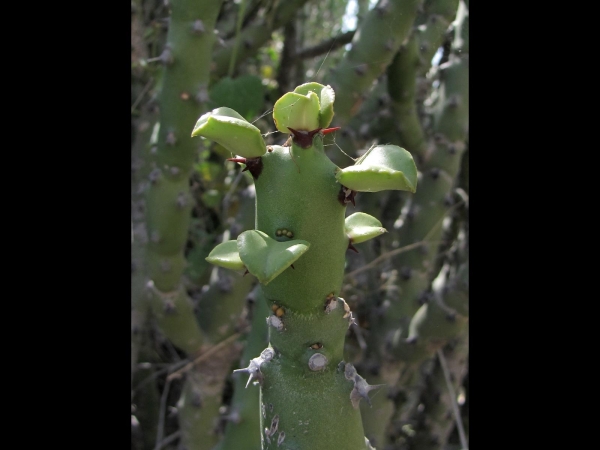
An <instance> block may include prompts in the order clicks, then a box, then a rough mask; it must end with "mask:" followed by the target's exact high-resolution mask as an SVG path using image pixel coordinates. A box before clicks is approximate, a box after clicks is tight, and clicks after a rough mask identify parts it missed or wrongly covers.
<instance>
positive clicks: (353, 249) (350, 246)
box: [348, 240, 358, 253]
mask: <svg viewBox="0 0 600 450" xmlns="http://www.w3.org/2000/svg"><path fill="white" fill-rule="evenodd" d="M348 250H352V251H353V252H356V253H358V250H356V247H354V245H352V241H351V240H350V241H348Z"/></svg>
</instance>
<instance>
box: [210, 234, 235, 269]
mask: <svg viewBox="0 0 600 450" xmlns="http://www.w3.org/2000/svg"><path fill="white" fill-rule="evenodd" d="M206 260H207V261H208V262H209V263H211V264H214V265H215V266H221V267H225V268H226V269H233V270H239V269H243V268H244V263H243V262H242V260H241V259H240V253H239V251H238V246H237V241H225V242H222V243H221V244H219V245H217V246H216V247H215V248H213V249H212V251H211V252H210V253H209V254H208V256H207V257H206Z"/></svg>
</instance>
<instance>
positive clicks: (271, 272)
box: [237, 230, 310, 284]
mask: <svg viewBox="0 0 600 450" xmlns="http://www.w3.org/2000/svg"><path fill="white" fill-rule="evenodd" d="M237 247H238V250H239V255H240V258H241V260H242V262H243V263H244V265H245V266H246V268H247V269H248V271H249V272H250V273H251V274H252V275H254V276H255V277H256V278H258V281H260V282H261V283H262V284H269V283H270V282H271V281H273V280H274V279H275V278H276V277H277V276H278V275H279V274H280V273H281V272H283V271H284V270H285V269H287V268H288V267H289V266H290V265H292V264H293V263H294V261H296V260H297V259H298V258H300V256H302V255H303V254H304V252H306V251H307V250H308V248H309V247H310V243H309V242H307V241H303V240H300V239H295V240H293V241H284V242H279V241H276V240H275V239H273V238H271V237H269V236H268V235H267V234H266V233H263V232H262V231H259V230H249V231H244V232H243V233H242V234H240V235H239V236H238V238H237Z"/></svg>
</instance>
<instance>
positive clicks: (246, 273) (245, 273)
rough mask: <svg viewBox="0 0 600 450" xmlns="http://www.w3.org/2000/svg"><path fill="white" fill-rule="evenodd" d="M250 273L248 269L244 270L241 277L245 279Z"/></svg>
mask: <svg viewBox="0 0 600 450" xmlns="http://www.w3.org/2000/svg"><path fill="white" fill-rule="evenodd" d="M249 273H250V272H249V271H248V269H246V271H245V272H244V275H242V276H243V277H245V276H246V275H248V274H249Z"/></svg>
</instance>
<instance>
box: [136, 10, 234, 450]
mask: <svg viewBox="0 0 600 450" xmlns="http://www.w3.org/2000/svg"><path fill="white" fill-rule="evenodd" d="M221 3H222V1H221V0H209V1H204V2H196V1H191V0H172V1H171V2H170V7H171V16H170V20H169V31H168V34H167V43H166V46H165V49H164V51H163V53H162V55H161V60H162V62H163V63H164V65H165V68H164V74H163V80H162V81H163V83H162V87H161V92H160V96H159V104H160V129H159V132H158V142H157V145H156V148H155V149H154V151H155V152H154V164H155V166H154V169H153V170H152V172H151V173H150V175H149V178H150V186H149V189H148V193H147V200H146V204H147V229H148V238H149V242H148V247H147V261H148V274H149V277H150V280H151V281H150V282H149V284H148V295H149V297H150V298H151V300H152V305H153V308H152V309H153V312H154V314H155V316H156V318H157V321H158V324H159V327H160V328H161V330H162V331H163V333H164V334H165V335H166V336H167V338H168V339H169V340H170V341H171V342H172V343H173V344H174V345H175V346H177V347H178V348H180V349H181V350H183V351H185V352H186V353H188V354H189V355H191V356H192V357H193V356H196V355H197V354H198V353H199V352H201V351H202V343H203V341H204V337H203V334H202V332H201V330H200V327H199V326H198V324H197V323H196V320H195V317H194V314H193V306H192V303H191V301H190V299H189V298H188V296H187V293H186V291H185V289H184V288H183V286H182V285H181V275H182V273H183V270H184V267H185V257H184V247H185V244H186V241H187V238H188V229H189V225H190V218H191V217H190V216H191V208H192V203H193V199H192V197H191V195H190V188H189V177H190V174H191V171H192V164H193V162H194V159H195V157H196V153H197V150H198V144H199V143H198V142H197V141H193V140H192V138H191V136H190V130H191V129H192V127H193V125H194V123H195V120H196V119H197V117H198V115H199V114H200V113H201V112H202V108H203V106H202V103H203V102H204V101H206V100H207V97H206V86H207V85H208V78H209V68H210V61H211V51H212V47H213V44H214V40H215V35H214V33H213V30H214V23H215V21H216V18H217V14H218V12H219V8H220V6H221ZM224 353H225V352H224ZM206 367H208V368H209V369H210V365H208V366H206V365H205V366H202V368H196V369H194V370H192V371H190V373H189V374H188V378H187V381H186V384H185V386H184V393H183V397H182V400H181V401H182V402H183V406H182V408H180V411H179V419H180V427H181V431H182V436H181V440H182V442H183V443H184V445H185V446H186V447H187V448H188V449H190V450H191V449H203V448H210V446H207V444H208V442H209V438H206V436H207V435H208V436H210V433H211V432H212V429H213V427H212V423H210V422H211V421H212V417H211V416H210V415H208V414H204V415H203V416H202V417H201V418H200V417H199V412H198V410H199V407H200V406H201V403H198V402H196V401H195V399H196V397H195V396H196V394H197V393H198V389H199V390H200V391H202V390H204V391H205V392H204V393H203V394H204V395H206V392H208V393H209V394H210V389H211V387H212V382H211V380H210V377H209V378H208V379H207V377H206V376H205V375H206V373H205V372H203V371H202V370H201V369H205V368H206ZM209 375H210V374H209ZM199 379H202V382H201V383H200V382H198V380H199ZM190 398H191V400H190ZM219 403H220V402H219ZM204 406H205V411H208V410H209V409H210V408H208V406H209V402H208V401H205V402H204ZM217 408H218V406H217ZM215 409H216V408H215ZM198 436H202V438H198Z"/></svg>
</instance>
